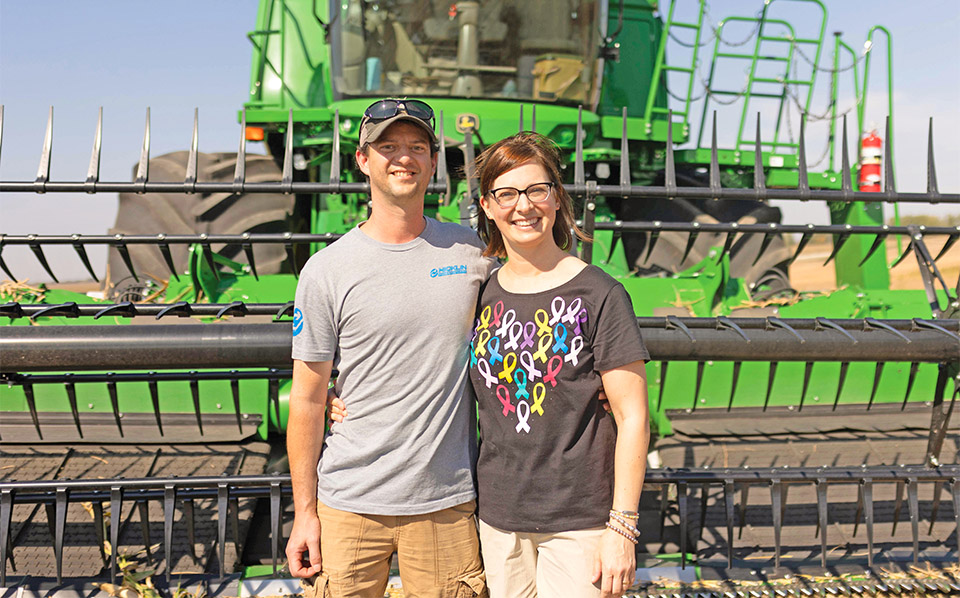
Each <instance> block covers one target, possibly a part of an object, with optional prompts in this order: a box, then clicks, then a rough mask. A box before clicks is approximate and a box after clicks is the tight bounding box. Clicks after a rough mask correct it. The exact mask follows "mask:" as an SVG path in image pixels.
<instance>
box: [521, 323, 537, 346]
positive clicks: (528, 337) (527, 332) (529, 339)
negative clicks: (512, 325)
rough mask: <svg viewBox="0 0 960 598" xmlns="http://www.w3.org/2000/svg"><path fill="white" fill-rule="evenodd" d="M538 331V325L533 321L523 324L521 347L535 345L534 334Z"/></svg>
mask: <svg viewBox="0 0 960 598" xmlns="http://www.w3.org/2000/svg"><path fill="white" fill-rule="evenodd" d="M536 333H537V325H536V324H534V323H533V322H527V323H526V324H524V325H523V342H522V343H520V347H519V348H520V349H529V348H531V347H533V335H534V334H536Z"/></svg>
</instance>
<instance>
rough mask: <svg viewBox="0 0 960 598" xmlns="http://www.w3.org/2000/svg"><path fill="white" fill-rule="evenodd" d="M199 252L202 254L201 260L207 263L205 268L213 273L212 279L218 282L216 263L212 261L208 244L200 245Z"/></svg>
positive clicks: (211, 253)
mask: <svg viewBox="0 0 960 598" xmlns="http://www.w3.org/2000/svg"><path fill="white" fill-rule="evenodd" d="M200 250H201V251H202V252H203V259H204V261H206V262H207V267H208V268H210V271H211V272H213V277H214V278H216V279H217V280H220V272H219V271H218V270H217V263H216V262H215V261H213V249H211V248H210V243H207V242H203V243H200Z"/></svg>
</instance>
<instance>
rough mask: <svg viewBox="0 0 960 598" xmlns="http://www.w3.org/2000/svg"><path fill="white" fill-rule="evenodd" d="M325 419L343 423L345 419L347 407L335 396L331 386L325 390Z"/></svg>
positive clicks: (335, 392) (335, 391) (335, 393)
mask: <svg viewBox="0 0 960 598" xmlns="http://www.w3.org/2000/svg"><path fill="white" fill-rule="evenodd" d="M327 417H329V418H330V421H335V422H343V420H344V418H346V417H347V405H346V404H345V403H344V402H343V400H342V399H341V398H340V397H339V396H337V390H336V389H335V388H334V387H332V386H331V387H330V388H329V389H328V390H327Z"/></svg>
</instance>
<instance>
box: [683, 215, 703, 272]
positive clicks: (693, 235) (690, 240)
mask: <svg viewBox="0 0 960 598" xmlns="http://www.w3.org/2000/svg"><path fill="white" fill-rule="evenodd" d="M699 227H700V223H699V222H694V223H693V228H694V230H692V231H690V233H689V234H687V246H686V247H685V248H684V249H683V257H681V258H680V263H681V264H683V262H685V261H687V256H689V255H690V250H691V249H693V245H694V243H696V242H697V237H699V236H700V231H699V230H698V229H699Z"/></svg>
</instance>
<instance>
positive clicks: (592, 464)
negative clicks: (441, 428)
mask: <svg viewBox="0 0 960 598" xmlns="http://www.w3.org/2000/svg"><path fill="white" fill-rule="evenodd" d="M497 275H498V272H494V274H493V276H491V278H490V280H489V282H488V283H487V285H486V287H485V289H484V290H483V292H482V293H481V297H480V303H479V306H478V311H477V313H478V318H477V322H476V325H475V327H474V337H473V341H472V343H471V345H470V378H471V381H472V382H473V387H474V389H475V390H476V395H477V401H478V402H479V416H480V437H481V441H480V458H479V461H478V463H477V486H478V488H477V490H478V505H479V511H480V518H481V519H483V521H485V522H486V523H488V524H490V525H492V526H494V527H497V528H500V529H503V530H507V531H516V532H546V533H555V532H561V531H569V530H577V529H587V528H594V527H602V526H603V525H604V523H605V522H606V521H607V519H608V511H609V509H610V507H611V504H612V501H613V455H614V448H615V444H616V426H615V424H614V421H613V417H611V416H609V415H608V414H607V413H606V411H604V409H603V407H602V406H601V405H600V402H599V400H598V398H597V397H598V394H599V392H600V390H601V388H602V384H601V380H600V372H601V371H605V370H610V369H614V368H617V367H620V366H623V365H627V364H629V363H633V362H635V361H645V360H648V359H649V355H648V354H647V350H646V348H645V347H644V345H643V340H642V339H641V336H640V330H639V328H638V327H637V323H636V318H635V316H634V313H633V308H632V305H631V303H630V297H629V296H628V295H627V292H626V290H625V289H624V288H623V285H621V284H620V283H619V282H617V281H616V280H614V279H613V278H612V277H610V276H609V275H607V274H606V273H605V272H603V271H602V270H600V269H599V268H597V267H596V266H587V267H586V268H584V269H583V270H582V271H581V272H580V273H578V274H577V275H576V276H575V277H574V278H572V279H571V280H569V281H568V282H566V283H564V284H562V285H560V286H559V287H556V288H553V289H550V290H548V291H542V292H539V293H531V294H516V293H510V292H507V291H505V290H504V289H503V288H502V287H501V286H500V284H499V281H498V278H497Z"/></svg>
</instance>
